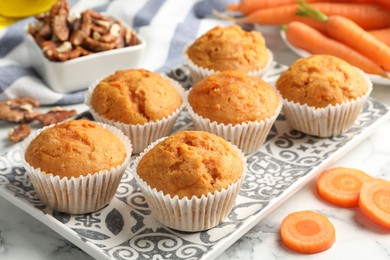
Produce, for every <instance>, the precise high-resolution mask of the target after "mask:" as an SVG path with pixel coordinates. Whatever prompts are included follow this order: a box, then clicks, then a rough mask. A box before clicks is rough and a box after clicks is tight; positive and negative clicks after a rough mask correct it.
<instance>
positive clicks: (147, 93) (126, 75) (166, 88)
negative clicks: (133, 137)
mask: <svg viewBox="0 0 390 260" xmlns="http://www.w3.org/2000/svg"><path fill="white" fill-rule="evenodd" d="M181 104H182V100H181V98H180V95H179V93H178V91H177V90H176V89H175V88H174V87H173V86H172V85H171V84H170V82H169V81H168V80H166V79H164V78H163V77H162V76H161V75H159V74H158V73H154V72H150V71H147V70H144V69H132V70H122V71H117V72H116V73H115V74H113V75H110V76H108V77H107V78H105V79H103V80H102V81H101V82H100V83H99V84H98V85H97V86H96V88H95V89H94V92H93V94H92V98H91V105H92V108H93V109H94V110H95V111H96V112H97V113H98V114H100V115H101V116H103V117H105V118H107V119H111V120H114V121H119V122H122V123H125V124H145V123H147V122H150V121H158V120H160V119H162V118H164V117H167V116H169V115H170V114H172V113H173V112H174V111H175V110H176V109H178V108H179V107H180V105H181Z"/></svg>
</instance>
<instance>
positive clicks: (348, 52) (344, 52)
mask: <svg viewBox="0 0 390 260" xmlns="http://www.w3.org/2000/svg"><path fill="white" fill-rule="evenodd" d="M285 34H286V38H287V41H288V42H289V43H291V44H292V45H293V46H295V47H297V48H300V49H303V50H306V51H308V52H310V53H312V54H328V55H333V56H335V57H338V58H340V59H343V60H345V61H346V62H348V63H349V64H351V65H354V66H356V67H358V68H360V69H361V70H363V71H364V72H366V73H370V74H377V75H381V76H386V73H385V72H384V71H383V69H381V67H380V66H378V65H377V64H376V63H374V62H373V61H371V60H370V59H368V58H367V57H365V56H363V55H362V54H360V53H358V52H357V51H355V50H353V49H352V48H350V47H348V46H346V45H344V44H342V43H340V42H338V41H336V40H333V39H331V38H329V37H327V36H326V35H324V34H322V33H321V32H319V31H318V30H316V29H314V28H312V27H310V26H308V25H306V24H304V23H301V22H291V23H289V24H288V25H287V28H286V30H285Z"/></svg>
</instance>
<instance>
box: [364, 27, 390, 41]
mask: <svg viewBox="0 0 390 260" xmlns="http://www.w3.org/2000/svg"><path fill="white" fill-rule="evenodd" d="M369 33H370V34H371V35H372V36H374V37H375V38H377V39H378V40H380V41H381V42H383V43H385V44H386V45H388V46H390V27H389V28H384V29H378V30H372V31H369Z"/></svg>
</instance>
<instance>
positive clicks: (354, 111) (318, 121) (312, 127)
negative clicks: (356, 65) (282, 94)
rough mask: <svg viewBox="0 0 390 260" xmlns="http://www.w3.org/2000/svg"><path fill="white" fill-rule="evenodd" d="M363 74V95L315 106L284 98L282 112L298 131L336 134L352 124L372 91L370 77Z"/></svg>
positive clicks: (310, 133)
mask: <svg viewBox="0 0 390 260" xmlns="http://www.w3.org/2000/svg"><path fill="white" fill-rule="evenodd" d="M363 75H364V77H365V79H366V81H367V84H368V90H367V92H366V93H365V95H364V96H362V97H359V98H357V99H354V100H350V101H346V102H344V103H342V104H337V105H334V106H332V105H329V106H327V107H325V108H315V107H311V106H308V105H307V104H304V105H301V104H298V103H295V102H292V101H288V100H286V99H284V101H283V103H284V104H283V113H284V115H285V117H286V120H287V123H288V124H289V125H290V126H291V127H292V128H294V129H296V130H298V131H301V132H303V133H306V134H309V135H313V136H319V137H332V136H337V135H340V134H342V133H344V132H346V131H348V130H349V129H350V128H351V127H352V126H353V124H354V122H355V121H356V119H357V117H358V116H359V114H360V112H361V111H362V109H363V106H364V103H365V102H366V100H367V98H368V97H369V95H370V93H371V91H372V83H371V81H370V79H369V78H368V77H367V76H366V75H365V74H364V73H363Z"/></svg>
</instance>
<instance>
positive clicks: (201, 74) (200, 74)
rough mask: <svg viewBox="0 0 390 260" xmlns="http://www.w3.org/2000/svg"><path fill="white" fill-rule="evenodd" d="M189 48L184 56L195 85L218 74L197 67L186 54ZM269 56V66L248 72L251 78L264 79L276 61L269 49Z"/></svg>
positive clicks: (211, 70)
mask: <svg viewBox="0 0 390 260" xmlns="http://www.w3.org/2000/svg"><path fill="white" fill-rule="evenodd" d="M187 48H188V47H186V48H185V51H184V56H185V58H186V60H187V65H188V69H189V71H190V76H191V79H192V83H193V84H196V83H197V82H199V81H200V80H202V79H203V78H205V77H208V76H210V75H212V74H214V73H215V72H216V71H215V70H213V69H208V68H202V67H200V66H198V65H196V64H195V63H193V62H192V61H191V59H190V58H189V57H188V55H187V53H186V51H187ZM267 54H268V61H267V64H266V65H265V67H264V68H262V69H259V70H255V71H250V72H248V75H249V76H255V77H262V76H263V75H264V73H265V72H266V71H267V70H268V69H269V68H270V67H271V65H272V62H273V60H274V56H273V54H272V52H271V51H270V50H269V49H267Z"/></svg>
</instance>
